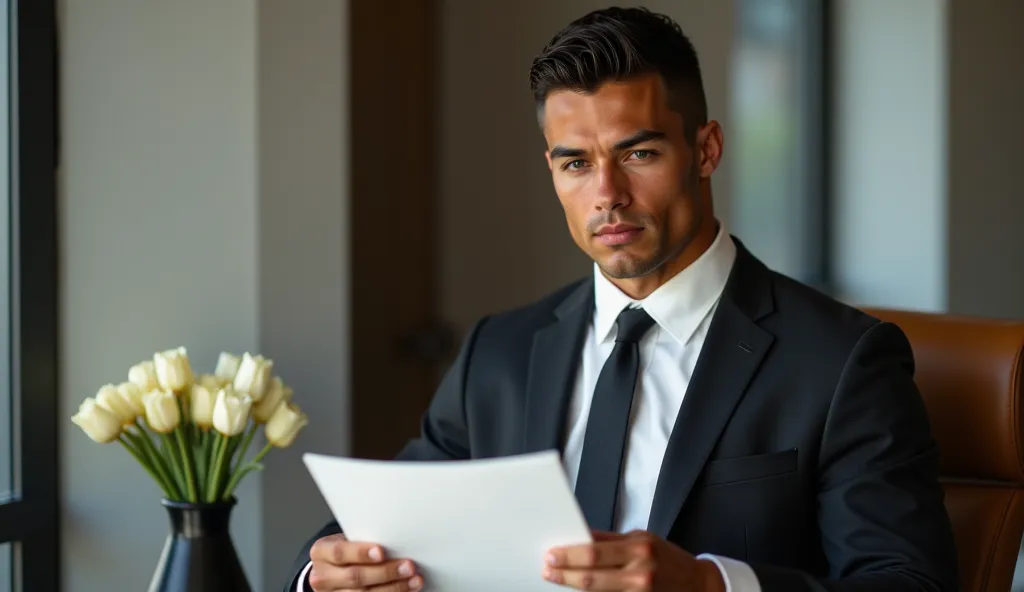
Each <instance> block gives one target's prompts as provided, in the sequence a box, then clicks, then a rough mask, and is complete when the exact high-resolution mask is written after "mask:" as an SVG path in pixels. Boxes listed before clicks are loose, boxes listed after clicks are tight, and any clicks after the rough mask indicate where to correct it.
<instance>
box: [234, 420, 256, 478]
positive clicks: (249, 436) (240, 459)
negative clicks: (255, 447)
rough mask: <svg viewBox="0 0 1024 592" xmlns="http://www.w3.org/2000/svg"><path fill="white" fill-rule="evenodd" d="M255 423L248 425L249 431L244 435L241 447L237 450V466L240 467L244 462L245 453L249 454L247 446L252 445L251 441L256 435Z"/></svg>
mask: <svg viewBox="0 0 1024 592" xmlns="http://www.w3.org/2000/svg"><path fill="white" fill-rule="evenodd" d="M257 427H258V426H257V425H256V423H255V422H254V423H252V424H250V425H249V431H248V432H247V433H246V434H245V438H243V439H242V446H241V447H240V448H239V449H238V466H239V467H241V466H242V463H243V462H244V460H245V453H246V452H249V445H250V444H252V439H253V437H254V436H255V435H256V428H257Z"/></svg>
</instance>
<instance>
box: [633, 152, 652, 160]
mask: <svg viewBox="0 0 1024 592" xmlns="http://www.w3.org/2000/svg"><path fill="white" fill-rule="evenodd" d="M650 155H651V151H650V150H634V151H633V156H634V157H636V159H637V160H643V159H645V158H648V157H649V156H650Z"/></svg>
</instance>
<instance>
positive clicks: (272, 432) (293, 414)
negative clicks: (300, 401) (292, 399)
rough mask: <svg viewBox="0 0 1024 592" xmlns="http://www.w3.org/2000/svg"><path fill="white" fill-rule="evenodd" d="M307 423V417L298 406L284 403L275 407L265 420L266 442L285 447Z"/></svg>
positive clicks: (289, 444) (290, 443)
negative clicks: (268, 418) (275, 409)
mask: <svg viewBox="0 0 1024 592" xmlns="http://www.w3.org/2000/svg"><path fill="white" fill-rule="evenodd" d="M308 423H309V418H308V417H306V414H305V413H303V412H302V411H301V410H300V409H299V408H298V406H296V405H294V404H293V403H285V404H284V405H280V406H279V407H278V408H277V411H275V412H274V415H272V416H271V417H270V421H268V422H267V428H266V432H267V433H266V435H267V442H270V443H271V444H273V445H274V446H276V447H278V448H287V447H289V446H291V445H292V442H294V441H295V437H296V436H297V435H298V434H299V430H301V429H302V428H303V427H305V425H306V424H308Z"/></svg>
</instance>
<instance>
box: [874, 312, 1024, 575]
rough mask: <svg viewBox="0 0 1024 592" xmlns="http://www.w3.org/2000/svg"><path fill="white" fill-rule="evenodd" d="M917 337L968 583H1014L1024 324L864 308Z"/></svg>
mask: <svg viewBox="0 0 1024 592" xmlns="http://www.w3.org/2000/svg"><path fill="white" fill-rule="evenodd" d="M866 312H868V313H869V314H872V315H874V316H876V317H878V318H880V319H882V320H885V321H890V322H892V323H895V324H896V325H898V326H899V327H900V328H901V329H903V331H904V333H906V335H907V337H908V338H909V339H910V343H911V346H912V347H913V349H914V358H915V361H916V374H915V376H916V380H917V384H918V388H920V390H921V394H922V396H923V397H924V401H925V405H926V406H927V408H928V413H929V416H930V418H931V423H932V429H933V431H934V435H935V439H936V441H937V442H938V446H939V453H940V457H941V460H940V477H941V479H942V484H943V487H944V489H945V491H946V508H947V510H949V515H950V518H951V520H952V522H953V529H954V531H955V532H956V543H957V551H958V553H959V560H960V561H959V564H960V583H961V587H962V589H963V590H965V591H967V592H970V591H975V590H977V591H982V590H985V591H997V590H1010V586H1011V583H1012V581H1013V574H1014V569H1015V567H1016V564H1017V555H1018V551H1019V550H1020V547H1021V537H1022V536H1024V431H1022V416H1024V407H1022V403H1024V401H1022V399H1024V376H1022V374H1024V322H1010V321H995V320H987V319H978V318H965V317H955V316H950V315H939V314H927V313H918V312H906V311H896V310H882V309H866Z"/></svg>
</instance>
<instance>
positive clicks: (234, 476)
mask: <svg viewBox="0 0 1024 592" xmlns="http://www.w3.org/2000/svg"><path fill="white" fill-rule="evenodd" d="M258 427H259V426H257V425H256V424H255V423H253V424H251V425H250V426H249V429H248V431H247V432H246V434H245V437H244V438H243V439H242V445H241V446H240V447H239V449H238V462H237V463H235V466H234V468H233V469H231V478H230V479H228V485H227V487H225V489H224V495H225V496H229V495H231V491H232V490H233V489H234V488H235V487H236V486H237V485H238V482H239V481H241V480H242V477H244V476H245V474H246V473H248V472H249V471H247V470H246V467H247V466H248V465H249V463H246V462H245V453H246V452H248V451H249V445H251V444H252V439H253V437H254V436H255V435H256V430H257V428H258ZM250 470H251V469H250Z"/></svg>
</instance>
